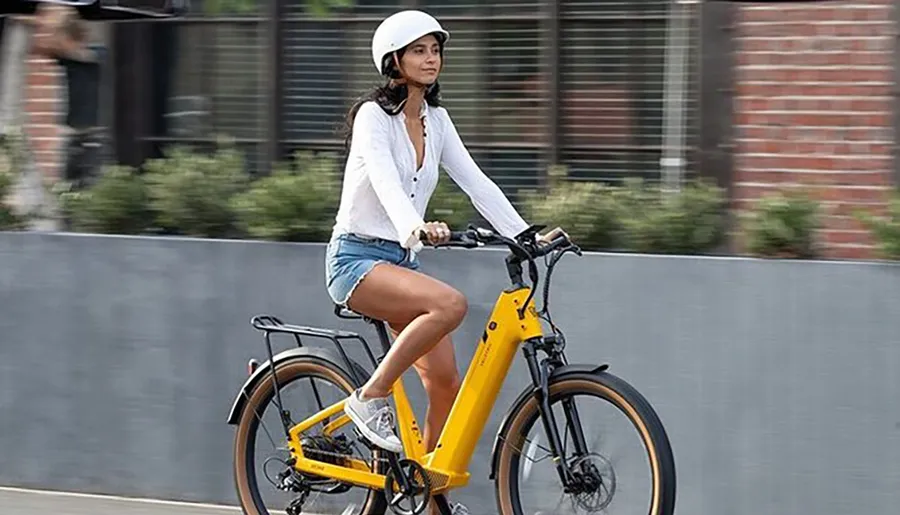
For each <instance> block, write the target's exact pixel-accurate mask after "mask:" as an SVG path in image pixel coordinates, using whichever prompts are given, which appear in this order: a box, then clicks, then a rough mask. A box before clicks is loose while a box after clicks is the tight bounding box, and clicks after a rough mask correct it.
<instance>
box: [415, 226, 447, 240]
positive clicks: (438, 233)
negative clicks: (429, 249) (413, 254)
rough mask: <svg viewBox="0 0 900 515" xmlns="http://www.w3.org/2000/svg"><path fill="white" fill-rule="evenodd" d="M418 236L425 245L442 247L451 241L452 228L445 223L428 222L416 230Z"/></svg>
mask: <svg viewBox="0 0 900 515" xmlns="http://www.w3.org/2000/svg"><path fill="white" fill-rule="evenodd" d="M416 235H417V236H418V237H419V240H420V241H422V242H423V243H429V244H431V245H440V244H442V243H447V242H448V241H450V228H449V227H447V224H445V223H444V222H427V223H425V224H424V225H421V226H419V227H418V228H416Z"/></svg>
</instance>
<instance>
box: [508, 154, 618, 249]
mask: <svg viewBox="0 0 900 515" xmlns="http://www.w3.org/2000/svg"><path fill="white" fill-rule="evenodd" d="M565 175H566V168H565V167H562V166H557V167H552V168H551V169H550V170H549V174H548V176H549V186H550V188H549V191H547V192H546V193H542V192H539V191H526V192H524V193H523V201H522V205H523V207H524V209H523V215H524V216H525V217H526V218H527V219H528V220H529V221H530V222H531V223H535V224H542V225H547V226H548V227H549V228H551V229H552V228H553V227H557V226H558V227H562V228H563V229H564V230H565V231H566V232H567V233H568V234H569V236H570V237H571V238H572V239H573V240H574V241H575V242H577V243H578V245H580V246H581V247H582V248H583V249H586V250H613V249H616V248H618V247H619V246H620V234H619V232H620V223H619V207H618V206H617V204H616V199H615V197H614V196H613V195H612V192H613V188H611V187H610V186H607V185H605V184H602V183H597V182H578V181H565V180H563V177H565Z"/></svg>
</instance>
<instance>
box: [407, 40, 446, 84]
mask: <svg viewBox="0 0 900 515" xmlns="http://www.w3.org/2000/svg"><path fill="white" fill-rule="evenodd" d="M441 64H442V63H441V46H440V44H438V40H437V38H436V37H434V36H432V35H430V34H429V35H427V36H422V37H421V38H419V39H417V40H415V41H413V42H412V43H410V44H409V46H408V47H406V52H404V53H403V57H402V58H401V59H400V72H401V73H402V74H403V76H404V77H406V78H407V79H408V80H411V81H413V82H418V83H420V84H433V83H434V82H435V81H436V80H437V78H438V75H439V74H440V72H441Z"/></svg>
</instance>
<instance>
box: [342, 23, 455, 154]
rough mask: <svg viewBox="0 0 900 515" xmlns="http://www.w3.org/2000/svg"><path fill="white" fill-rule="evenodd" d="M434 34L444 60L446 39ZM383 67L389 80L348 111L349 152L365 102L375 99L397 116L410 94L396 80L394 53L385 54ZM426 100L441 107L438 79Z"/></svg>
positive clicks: (399, 54) (345, 132)
mask: <svg viewBox="0 0 900 515" xmlns="http://www.w3.org/2000/svg"><path fill="white" fill-rule="evenodd" d="M434 36H435V38H436V39H437V40H438V45H439V46H440V53H441V60H442V62H443V57H444V40H443V38H441V37H439V35H437V34H435V35H434ZM404 52H406V48H401V49H400V50H398V51H397V60H398V61H399V60H400V59H401V58H402V57H403V54H404ZM381 69H382V70H384V75H385V76H387V82H386V83H385V84H384V85H382V86H376V87H374V88H372V89H371V90H370V91H369V92H367V93H366V94H364V95H362V96H361V97H359V98H357V99H356V101H355V102H354V103H353V105H351V106H350V110H349V111H348V112H347V117H346V120H345V122H344V130H343V135H344V148H345V149H346V150H347V151H348V152H349V150H350V142H351V140H352V138H353V122H354V120H356V113H358V112H359V108H360V107H362V105H363V104H365V103H366V102H369V101H375V102H376V103H377V104H378V105H379V106H380V107H381V109H382V110H383V111H384V112H385V113H387V114H389V115H390V116H396V115H397V114H399V113H400V111H401V110H402V107H403V101H404V100H406V97H407V96H408V95H409V90H408V88H407V87H406V84H399V83H397V82H396V81H395V79H399V78H400V70H398V69H397V66H396V65H395V63H394V55H393V54H388V55H386V56H384V61H383V63H382V66H381ZM425 102H426V103H427V104H428V105H430V106H432V107H440V105H441V85H440V84H439V83H438V82H437V81H435V82H434V84H432V85H431V86H429V87H428V89H426V90H425Z"/></svg>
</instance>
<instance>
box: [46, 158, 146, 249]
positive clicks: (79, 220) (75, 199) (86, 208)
mask: <svg viewBox="0 0 900 515" xmlns="http://www.w3.org/2000/svg"><path fill="white" fill-rule="evenodd" d="M57 193H58V198H59V202H60V209H61V211H62V213H63V215H64V216H65V217H66V218H68V219H69V221H70V224H71V228H72V229H73V230H75V231H79V232H94V233H106V234H139V233H141V232H144V231H145V230H147V229H148V228H149V227H151V226H152V224H153V213H152V212H151V211H150V209H149V198H148V196H147V187H146V185H145V184H144V181H143V180H142V179H141V177H140V175H138V174H137V172H136V170H134V169H133V168H131V167H127V166H109V167H105V168H104V169H103V173H102V174H101V175H100V177H99V178H98V179H97V181H96V182H95V183H94V184H93V185H92V186H91V187H90V188H88V189H85V190H81V191H77V190H76V191H71V190H70V189H69V188H68V185H67V184H65V183H62V184H60V185H59V186H58V187H57Z"/></svg>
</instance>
